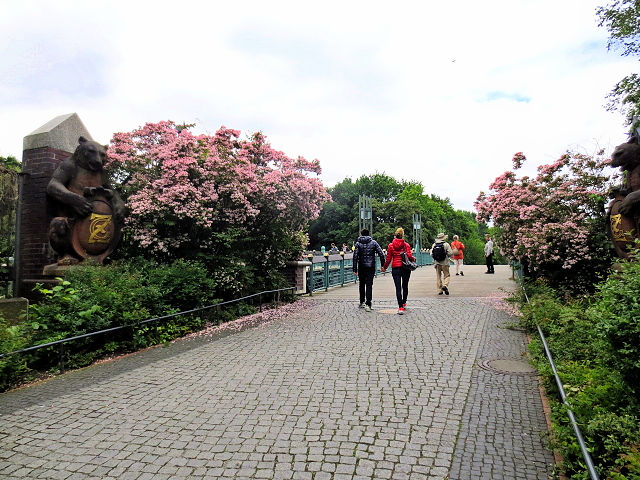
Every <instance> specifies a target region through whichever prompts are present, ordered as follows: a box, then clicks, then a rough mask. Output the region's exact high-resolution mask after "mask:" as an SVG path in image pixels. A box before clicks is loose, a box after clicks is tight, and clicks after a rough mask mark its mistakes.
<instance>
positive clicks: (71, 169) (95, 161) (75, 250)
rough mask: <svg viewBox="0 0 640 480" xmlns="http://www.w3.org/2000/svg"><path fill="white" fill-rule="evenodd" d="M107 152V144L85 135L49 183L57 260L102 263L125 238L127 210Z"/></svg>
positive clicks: (60, 262) (51, 228) (51, 239)
mask: <svg viewBox="0 0 640 480" xmlns="http://www.w3.org/2000/svg"><path fill="white" fill-rule="evenodd" d="M106 156H107V147H106V146H103V145H100V144H99V143H97V142H94V141H91V140H87V139H86V138H84V137H80V138H79V139H78V147H77V148H76V150H75V152H74V153H73V155H72V156H71V157H70V158H68V159H66V160H64V161H63V162H62V163H61V164H60V165H59V166H58V168H56V170H55V172H54V173H53V176H52V177H51V180H50V181H49V184H48V185H47V196H48V199H47V200H48V204H49V207H50V210H51V211H52V213H53V215H54V218H53V219H52V220H51V223H50V224H49V243H50V244H51V247H52V248H53V249H54V250H55V251H56V253H57V254H58V262H57V265H73V264H76V263H79V262H80V261H82V260H83V259H90V260H92V261H94V262H96V263H102V262H103V261H104V259H105V258H106V257H107V256H108V255H109V254H110V253H111V252H112V251H113V249H114V248H115V247H116V245H117V243H118V241H119V240H120V229H121V227H122V222H123V220H124V212H125V209H124V203H123V202H122V200H121V199H120V197H119V196H118V194H117V192H116V191H115V190H113V189H111V187H110V185H109V181H108V178H107V174H106V172H105V171H104V170H103V165H104V161H105V159H106ZM46 271H47V267H45V272H46Z"/></svg>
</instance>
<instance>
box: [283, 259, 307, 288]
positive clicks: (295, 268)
mask: <svg viewBox="0 0 640 480" xmlns="http://www.w3.org/2000/svg"><path fill="white" fill-rule="evenodd" d="M312 265H313V264H312V263H311V262H309V261H307V260H300V261H291V262H287V279H288V280H289V283H291V285H292V286H295V287H296V294H297V295H301V294H303V293H307V272H308V271H309V268H311V266H312Z"/></svg>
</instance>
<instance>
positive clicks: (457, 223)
mask: <svg viewBox="0 0 640 480" xmlns="http://www.w3.org/2000/svg"><path fill="white" fill-rule="evenodd" d="M329 193H330V194H331V198H332V199H333V201H332V202H329V203H325V204H324V207H323V209H322V212H321V213H320V216H319V217H318V219H317V220H315V221H314V222H312V223H311V225H310V227H309V239H310V245H311V247H312V248H313V249H316V250H317V249H319V248H320V247H321V246H322V245H324V246H325V247H328V246H329V245H330V244H331V243H332V242H333V243H336V244H338V245H339V244H342V243H343V242H345V243H347V244H348V245H351V244H352V243H353V241H354V240H355V239H356V238H357V236H358V233H359V232H358V196H359V195H370V196H371V197H372V207H373V217H374V218H373V234H374V237H375V238H376V240H378V242H379V243H380V245H382V247H383V248H384V247H386V245H387V244H388V243H389V242H390V241H391V240H392V239H393V234H394V232H395V229H396V228H397V227H403V228H404V229H405V233H406V236H405V239H406V240H407V241H408V242H409V243H411V244H412V245H415V243H416V239H415V238H413V215H414V214H415V213H418V214H420V215H421V216H422V229H421V239H420V244H421V245H422V246H423V247H424V248H429V247H430V246H431V244H432V243H433V240H434V238H435V236H436V235H437V234H438V233H439V232H445V233H447V234H448V235H449V237H450V238H451V237H452V236H453V235H458V236H460V239H461V240H462V241H463V242H464V243H465V246H466V247H467V248H466V249H465V258H466V259H467V262H468V263H483V262H484V254H483V248H484V242H483V241H482V234H483V233H484V232H485V231H486V225H484V224H478V222H477V221H476V219H475V214H474V213H472V212H464V211H461V210H456V209H454V208H453V206H452V205H451V202H450V201H449V199H447V198H444V199H443V198H440V197H438V196H436V195H428V194H425V193H424V187H423V186H422V184H421V183H419V182H415V181H398V180H396V179H394V178H393V177H390V176H388V175H385V174H380V173H376V174H374V175H369V176H362V177H360V178H359V179H357V180H356V181H355V182H354V181H352V180H351V179H350V178H346V179H344V180H343V181H342V182H340V183H338V184H336V185H335V186H334V187H332V188H330V189H329Z"/></svg>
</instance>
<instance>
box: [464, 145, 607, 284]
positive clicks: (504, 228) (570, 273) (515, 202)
mask: <svg viewBox="0 0 640 480" xmlns="http://www.w3.org/2000/svg"><path fill="white" fill-rule="evenodd" d="M525 160H526V158H525V156H524V155H523V154H522V153H517V154H516V155H515V156H514V158H513V166H514V171H508V172H505V173H504V174H502V175H501V176H499V177H498V178H496V180H495V181H494V182H493V183H492V184H491V185H490V186H489V188H490V192H489V193H488V194H485V193H484V192H482V193H481V194H480V195H479V196H478V199H477V201H476V203H475V206H476V209H477V211H478V220H479V221H486V222H489V221H493V223H494V225H495V227H496V232H497V235H496V239H495V240H496V244H497V246H498V247H499V249H500V251H501V253H503V254H504V255H505V256H506V257H508V258H509V259H511V260H514V261H517V262H520V263H521V264H523V266H524V267H525V268H526V274H527V275H528V276H531V277H533V278H537V277H544V278H546V279H547V280H548V281H549V282H550V285H551V286H553V287H557V288H562V289H567V290H570V291H573V292H581V293H585V292H587V291H590V290H592V288H593V283H594V282H595V281H597V280H598V279H599V278H602V277H603V275H604V274H605V273H606V271H607V270H608V268H609V266H610V265H611V261H612V259H613V248H612V245H611V241H610V240H609V238H608V237H607V235H606V223H605V219H606V217H605V203H606V200H607V192H608V190H609V187H610V185H611V183H612V182H613V181H614V180H615V178H616V177H615V172H613V171H612V170H611V169H610V168H609V167H608V164H609V161H608V160H607V159H605V158H603V157H602V155H601V154H600V155H597V156H596V157H592V156H589V155H583V154H578V153H572V152H568V153H566V154H564V155H562V156H561V157H560V158H559V159H558V160H557V161H556V162H554V163H552V164H549V165H543V166H540V167H538V175H537V176H536V177H533V178H532V177H528V176H523V177H521V178H518V177H517V176H516V173H515V171H516V170H518V169H519V168H521V167H522V164H523V162H524V161H525Z"/></svg>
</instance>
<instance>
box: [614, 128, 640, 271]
mask: <svg viewBox="0 0 640 480" xmlns="http://www.w3.org/2000/svg"><path fill="white" fill-rule="evenodd" d="M611 166H612V167H620V169H621V170H622V172H623V173H624V175H625V180H624V184H623V185H621V186H618V187H616V188H614V189H612V192H611V197H612V200H611V202H610V203H609V208H608V211H607V217H608V220H609V221H608V222H607V224H608V227H609V234H610V235H611V238H612V241H613V245H614V247H615V249H616V252H617V254H618V256H619V257H621V258H625V259H629V257H630V249H631V248H633V247H634V246H635V244H636V242H637V240H640V234H639V232H640V140H639V137H638V135H633V136H632V137H631V138H629V140H628V141H627V142H626V143H623V144H621V145H618V146H617V147H616V148H615V149H614V151H613V155H612V156H611Z"/></svg>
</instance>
